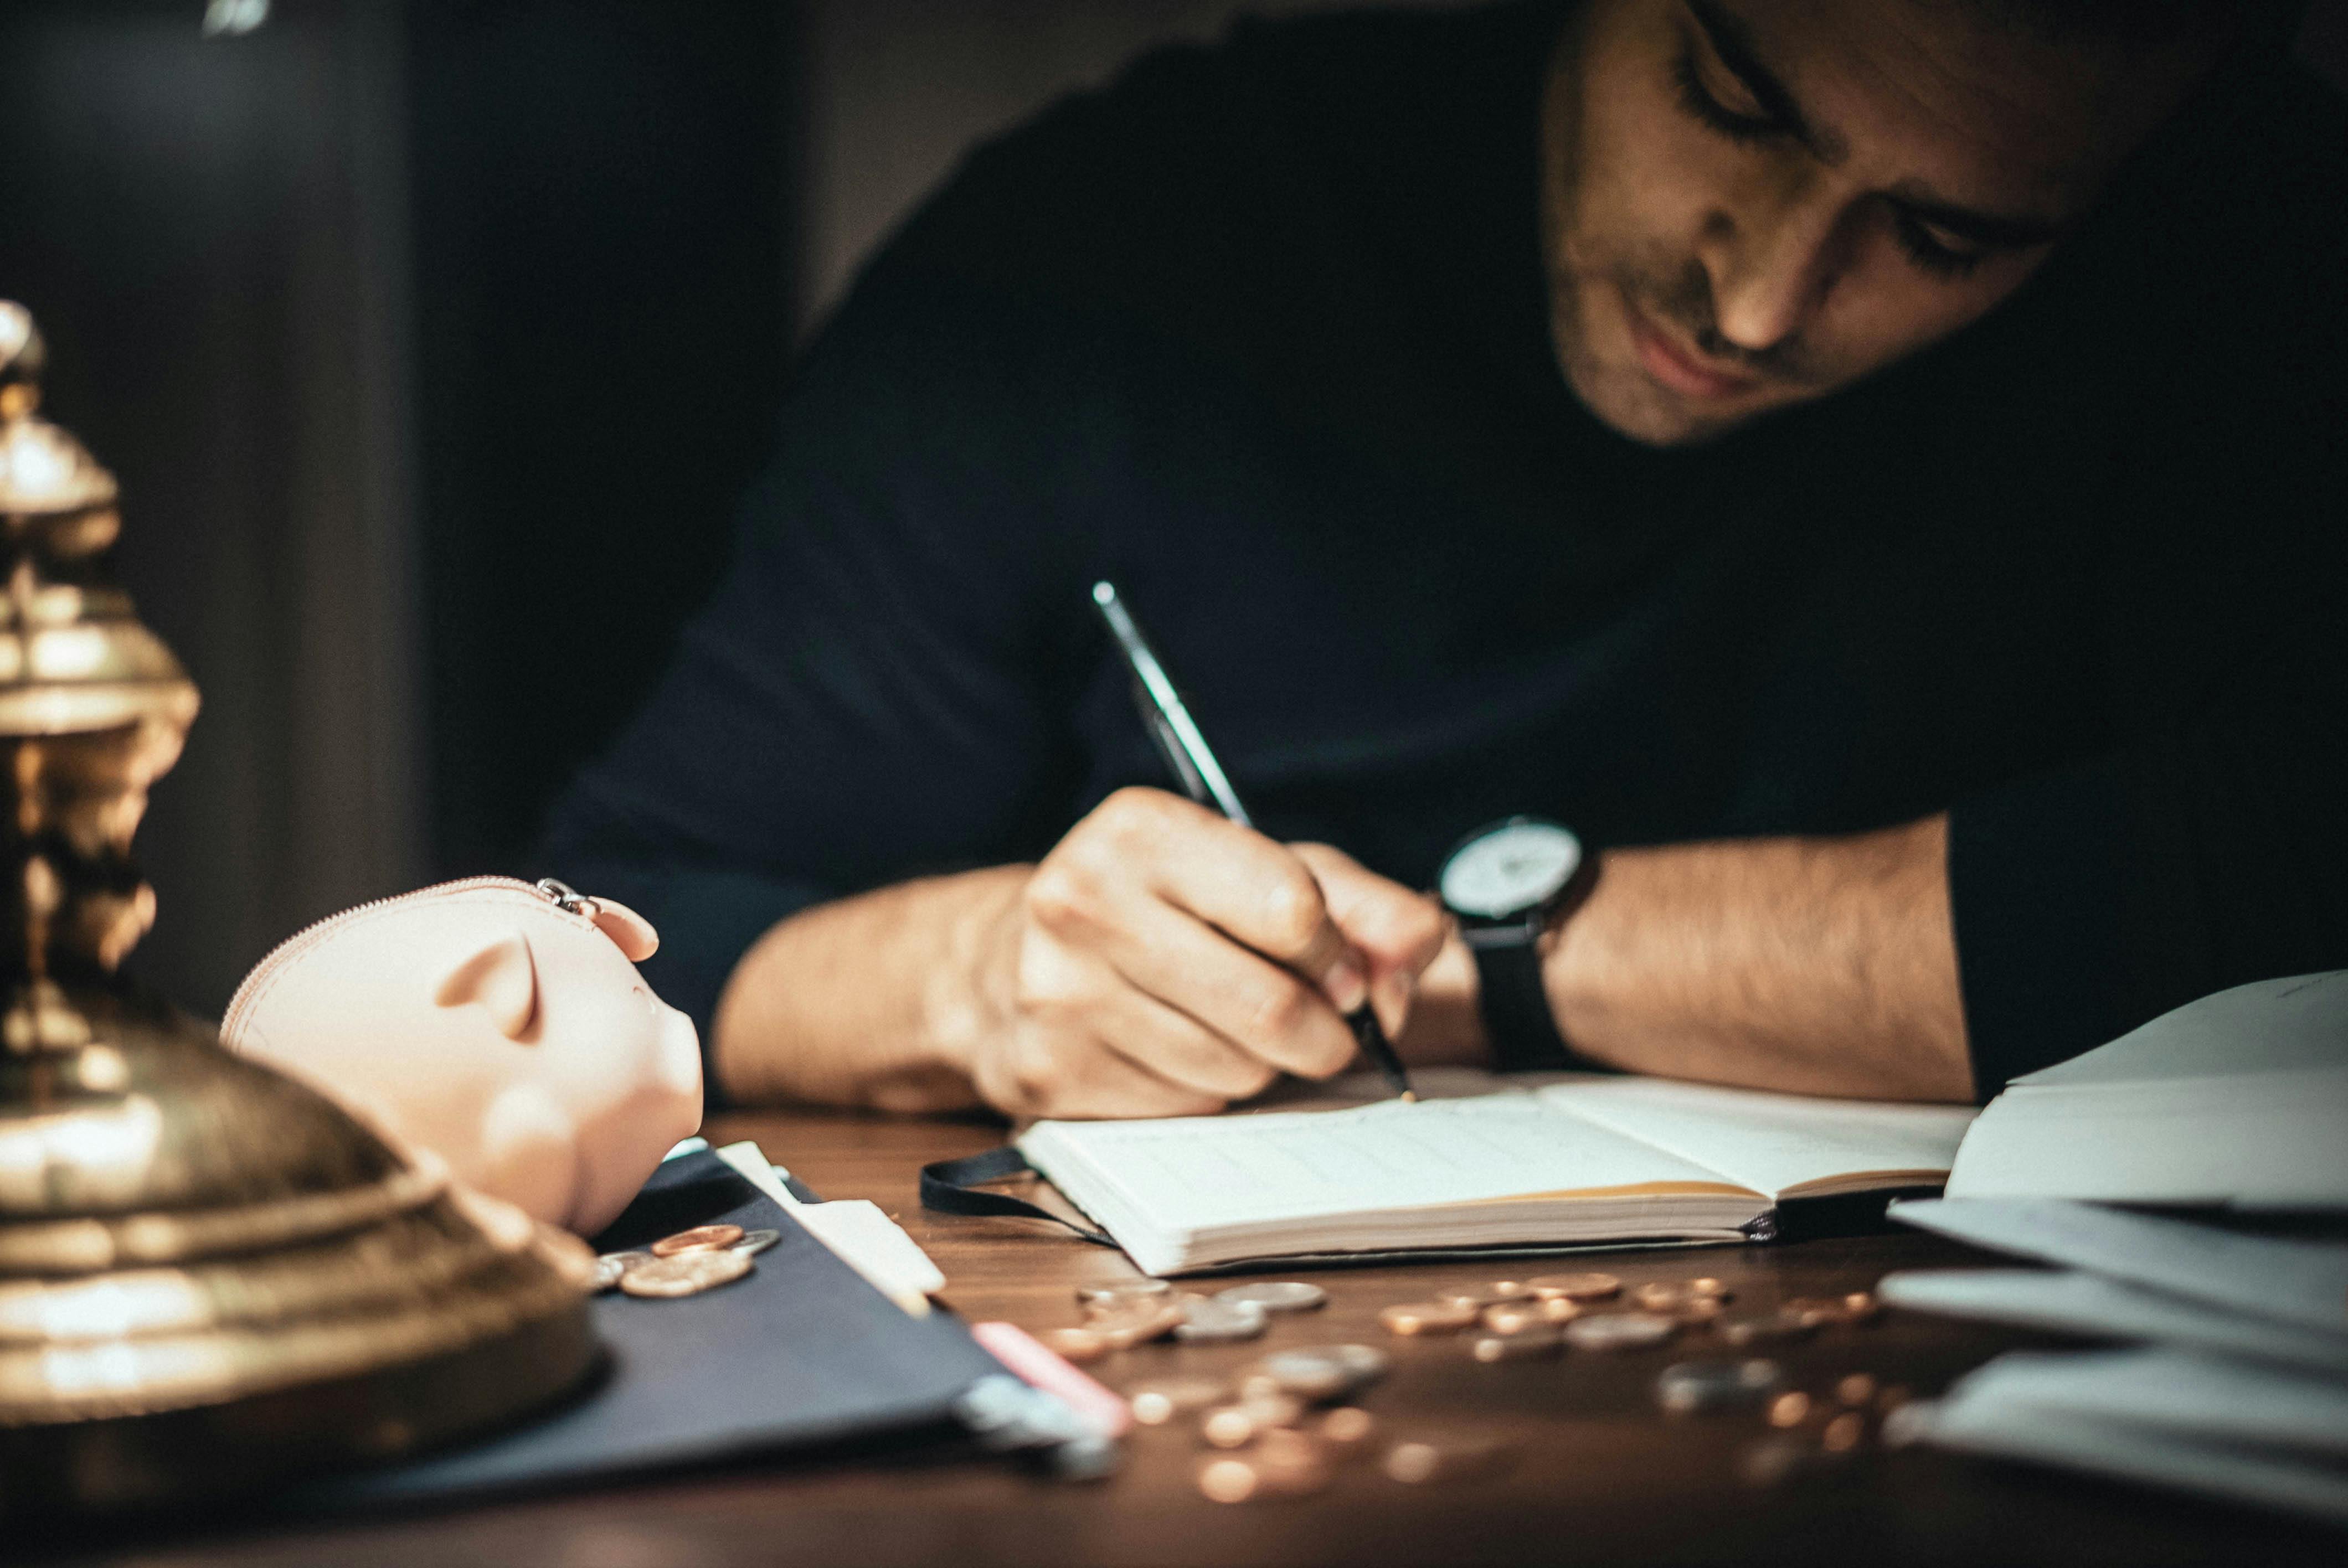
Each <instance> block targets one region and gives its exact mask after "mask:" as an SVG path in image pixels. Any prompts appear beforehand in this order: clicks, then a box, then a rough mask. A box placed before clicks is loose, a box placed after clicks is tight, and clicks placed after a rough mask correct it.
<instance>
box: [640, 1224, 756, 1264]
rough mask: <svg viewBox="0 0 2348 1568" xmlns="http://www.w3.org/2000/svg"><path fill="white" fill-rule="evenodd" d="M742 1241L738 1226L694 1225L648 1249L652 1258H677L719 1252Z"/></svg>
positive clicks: (664, 1238) (668, 1236) (740, 1230)
mask: <svg viewBox="0 0 2348 1568" xmlns="http://www.w3.org/2000/svg"><path fill="white" fill-rule="evenodd" d="M741 1239H742V1227H741V1226H740V1225H695V1226H694V1227H693V1228H692V1229H691V1230H682V1231H679V1232H677V1233H676V1234H675V1235H664V1236H663V1237H661V1238H660V1240H658V1241H656V1242H654V1243H653V1245H652V1246H651V1248H650V1249H649V1250H650V1251H651V1253H652V1255H654V1257H677V1256H681V1255H684V1254H685V1253H688V1252H719V1251H723V1250H724V1249H725V1248H726V1247H729V1246H732V1245H734V1244H735V1243H736V1242H737V1241H740V1240H741Z"/></svg>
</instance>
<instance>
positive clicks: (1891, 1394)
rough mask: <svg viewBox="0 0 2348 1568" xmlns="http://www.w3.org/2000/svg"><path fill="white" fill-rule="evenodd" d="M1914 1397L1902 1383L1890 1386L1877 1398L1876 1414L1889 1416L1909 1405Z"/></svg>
mask: <svg viewBox="0 0 2348 1568" xmlns="http://www.w3.org/2000/svg"><path fill="white" fill-rule="evenodd" d="M1913 1397H1914V1396H1913V1395H1911V1394H1910V1393H1909V1391H1908V1389H1907V1387H1906V1385H1904V1384H1900V1383H1893V1384H1890V1386H1888V1387H1887V1388H1885V1389H1884V1390H1883V1391H1882V1392H1881V1393H1879V1394H1878V1395H1876V1396H1875V1413H1876V1414H1877V1415H1879V1416H1888V1415H1890V1413H1891V1412H1892V1411H1894V1410H1896V1409H1900V1407H1901V1406H1903V1405H1905V1404H1907V1402H1908V1401H1909V1400H1910V1399H1912V1398H1913Z"/></svg>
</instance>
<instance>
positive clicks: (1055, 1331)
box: [1035, 1328, 1109, 1361]
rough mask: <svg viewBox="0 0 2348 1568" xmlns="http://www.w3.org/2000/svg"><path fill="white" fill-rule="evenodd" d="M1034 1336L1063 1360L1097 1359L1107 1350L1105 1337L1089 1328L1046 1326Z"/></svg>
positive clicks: (1107, 1345) (1106, 1352) (1104, 1354)
mask: <svg viewBox="0 0 2348 1568" xmlns="http://www.w3.org/2000/svg"><path fill="white" fill-rule="evenodd" d="M1035 1337H1036V1338H1037V1339H1038V1340H1040V1341H1042V1343H1043V1346H1044V1348H1045V1349H1046V1350H1049V1351H1051V1352H1052V1354H1054V1355H1055V1356H1057V1357H1059V1358H1060V1359H1062V1360H1063V1361H1097V1360H1099V1359H1100V1358H1102V1357H1104V1356H1106V1355H1107V1354H1108V1351H1109V1344H1108V1341H1107V1339H1106V1338H1104V1337H1102V1336H1101V1335H1100V1333H1099V1332H1098V1331H1097V1330H1095V1329H1091V1328H1046V1329H1045V1330H1044V1331H1043V1332H1042V1333H1041V1334H1038V1335H1036V1336H1035Z"/></svg>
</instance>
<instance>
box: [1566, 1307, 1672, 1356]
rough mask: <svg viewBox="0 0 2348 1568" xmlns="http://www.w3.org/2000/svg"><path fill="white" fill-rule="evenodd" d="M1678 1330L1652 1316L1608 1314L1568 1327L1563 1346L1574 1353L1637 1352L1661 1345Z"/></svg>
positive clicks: (1574, 1321) (1583, 1319) (1659, 1318)
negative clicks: (1566, 1346)
mask: <svg viewBox="0 0 2348 1568" xmlns="http://www.w3.org/2000/svg"><path fill="white" fill-rule="evenodd" d="M1679 1327H1680V1326H1679V1325H1678V1324H1677V1323H1675V1322H1673V1320H1672V1319H1670V1318H1668V1317H1657V1316H1656V1315H1655V1314H1653V1313H1652V1312H1608V1313H1604V1314H1601V1315H1600V1316H1597V1317H1577V1318H1575V1319H1574V1320H1573V1321H1572V1322H1570V1323H1569V1324H1567V1325H1566V1326H1565V1342H1566V1343H1567V1344H1569V1345H1570V1346H1572V1347H1573V1348H1575V1349H1577V1350H1640V1349H1644V1348H1646V1347H1648V1346H1650V1345H1660V1344H1662V1343H1663V1341H1664V1340H1666V1339H1668V1338H1670V1337H1672V1336H1673V1334H1675V1333H1677V1332H1678V1331H1679Z"/></svg>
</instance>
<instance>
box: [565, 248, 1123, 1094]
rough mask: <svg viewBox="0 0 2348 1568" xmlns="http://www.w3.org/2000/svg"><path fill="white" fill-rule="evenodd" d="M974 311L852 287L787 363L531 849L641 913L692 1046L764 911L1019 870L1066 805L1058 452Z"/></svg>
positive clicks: (1063, 553)
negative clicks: (629, 718) (667, 637)
mask: <svg viewBox="0 0 2348 1568" xmlns="http://www.w3.org/2000/svg"><path fill="white" fill-rule="evenodd" d="M1000 314H1001V313H999V312H991V311H990V310H989V309H988V308H986V307H985V306H984V305H983V303H982V302H973V301H971V300H968V299H966V298H962V297H958V296H957V295H956V293H955V292H954V291H953V290H952V289H949V288H945V287H942V286H935V287H914V286H911V285H909V284H906V283H905V282H903V281H899V282H896V283H889V282H885V281H884V282H883V283H881V284H879V285H872V284H870V282H869V281H868V286H866V287H864V288H862V289H861V290H860V292H859V294H858V295H857V297H856V298H854V299H853V300H851V302H850V304H849V306H848V307H847V308H846V309H844V310H843V312H842V313H841V314H840V315H839V318H837V319H836V321H835V322H834V323H833V324H832V325H831V327H829V329H828V330H827V331H826V333H825V334H824V336H823V338H822V340H821V341H820V342H819V343H818V345H817V346H816V347H815V348H814V349H813V350H811V351H810V354H809V356H808V360H807V362H806V364H804V366H803V368H802V371H801V374H800V375H799V378H798V383H797V385H796V387H795V391H794V394H793V396H792V398H791V400H790V403H789V405H788V409H787V411H786V414H785V417H784V426H783V434H782V439H781V441H780V444H779V447H778V455H777V456H776V457H775V459H774V461H773V463H772V465H771V466H770V467H769V469H768V470H767V473H766V475H765V476H764V477H763V479H762V480H761V481H760V482H759V483H758V484H757V487H755V488H754V490H753V492H752V493H751V495H750V496H749V497H747V500H746V502H745V503H744V506H743V507H742V511H741V517H740V520H739V532H738V540H737V546H736V559H735V561H734V563H733V566H732V568H731V569H730V572H729V575H728V577H727V579H726V581H725V582H724V583H723V584H722V586H721V587H720V589H719V590H718V592H717V594H716V598H715V599H714V600H713V601H712V602H711V603H710V604H709V605H708V606H707V608H706V609H705V610H704V611H703V612H702V613H701V614H700V615H699V616H698V618H697V619H695V620H694V621H693V622H692V624H691V625H690V626H689V627H688V628H687V630H686V631H685V636H684V639H683V641H682V645H681V647H680V649H679V651H678V652H677V653H676V655H675V660H674V661H673V664H672V666H671V668H670V669H669V670H668V671H667V672H666V674H665V676H664V679H663V681H662V682H661V683H660V685H659V686H658V688H657V689H656V691H655V692H654V695H653V697H652V699H651V700H650V702H648V703H647V704H646V705H645V706H644V708H643V709H642V710H641V711H640V712H639V713H638V715H637V716H636V717H635V719H634V720H633V722H632V723H631V724H630V725H629V726H628V728H627V729H626V730H625V731H624V732H623V733H622V735H621V736H620V738H619V739H618V741H617V742H616V743H614V744H613V746H612V748H611V749H610V751H609V752H608V753H606V754H605V755H604V756H603V757H602V759H601V760H599V761H598V762H597V763H595V764H593V765H592V767H590V768H589V769H587V770H586V771H585V773H584V774H582V776H581V777H580V778H579V779H578V780H577V781H576V782H575V783H574V784H573V785H572V788H571V789H570V791H569V792H568V794H566V795H565V797H564V798H563V799H562V800H561V802H560V803H559V804H558V805H557V807H556V809H555V812H554V815H553V816H552V818H551V825H550V831H549V834H548V838H547V844H546V850H547V860H548V863H549V864H550V865H551V868H552V869H553V870H554V871H555V873H556V874H557V875H559V876H562V877H563V878H565V879H566V880H568V881H571V882H572V883H573V884H574V885H575V886H579V887H580V888H582V890H584V891H591V892H600V893H606V894H609V895H610V896H612V897H615V898H619V899H622V900H624V901H626V902H628V903H630V904H631V905H633V906H634V907H637V908H638V909H640V910H641V911H642V912H643V913H644V915H645V916H646V917H649V918H650V919H651V920H652V921H653V923H654V925H655V926H656V927H658V928H659V930H660V933H661V938H662V941H661V948H660V950H659V952H658V953H657V954H656V955H655V956H654V958H652V959H651V960H650V961H649V962H648V963H647V964H646V966H645V975H646V979H648V980H649V981H650V982H651V983H652V984H653V985H654V988H655V989H658V990H659V991H660V993H661V994H662V995H663V996H664V998H665V999H667V1000H668V1001H669V1002H671V1003H672V1004H673V1005H675V1006H676V1007H677V1008H679V1009H682V1010H683V1011H685V1013H686V1014H688V1015H689V1016H690V1017H691V1018H692V1019H693V1020H694V1022H695V1025H696V1026H697V1027H698V1028H699V1029H700V1030H701V1033H702V1038H703V1040H704V1041H705V1042H706V1041H707V1040H708V1038H709V1032H710V1027H711V1024H712V1021H713V1019H714V1017H715V1014H716V1008H717V1003H718V1000H719V998H720V997H721V995H722V994H723V991H724V989H725V986H726V981H727V979H728V978H729V976H730V975H731V974H732V972H733V969H734V967H735V965H736V962H737V961H738V960H739V958H741V956H742V954H743V953H744V952H745V951H746V950H747V948H749V947H750V946H751V945H752V944H753V943H755V942H756V941H757V939H758V938H759V937H760V936H761V935H762V934H763V933H764V932H765V931H766V930H767V928H768V927H771V926H773V925H774V924H775V923H776V922H778V920H780V919H782V918H784V917H787V916H789V915H791V914H793V913H795V912H796V911H798V910H799V909H802V908H804V907H808V906H809V905H811V904H814V903H817V902H819V901H821V900H824V899H829V898H834V897H842V896H846V895H849V894H852V893H856V892H860V891H863V890H867V889H870V888H872V887H876V886H882V885H885V884H888V883H891V882H896V881H901V880H903V879H905V878H907V877H911V876H922V875H927V874H935V873H940V872H943V871H949V870H953V869H961V868H967V867H970V866H979V865H988V864H1000V863H1006V862H1012V861H1017V860H1022V859H1029V858H1034V857H1035V856H1037V855H1039V854H1040V853H1042V851H1043V850H1044V849H1045V848H1046V847H1048V845H1049V844H1050V842H1051V839H1052V837H1053V836H1054V834H1055V825H1056V824H1057V823H1058V822H1059V821H1060V819H1061V817H1062V816H1063V815H1065V812H1066V801H1067V796H1068V794H1069V793H1070V791H1071V789H1072V788H1073V787H1074V786H1073V784H1072V783H1071V781H1070V774H1071V772H1072V770H1073V768H1074V766H1075V765H1076V764H1075V763H1074V761H1073V760H1072V742H1070V740H1069V739H1068V737H1067V731H1066V718H1065V712H1066V707H1067V705H1068V704H1067V700H1066V692H1065V691H1063V690H1062V689H1061V688H1062V683H1063V681H1064V669H1063V662H1062V655H1063V654H1064V653H1065V651H1066V650H1065V647H1064V646H1063V644H1064V642H1065V639H1066V628H1067V625H1068V623H1069V621H1070V620H1072V619H1076V618H1074V617H1072V616H1071V615H1070V614H1069V613H1067V611H1066V610H1065V609H1064V608H1063V607H1064V606H1066V607H1077V606H1080V604H1081V599H1080V597H1079V595H1078V592H1077V590H1076V589H1075V588H1072V587H1068V586H1067V584H1069V583H1073V582H1074V581H1075V580H1076V575H1077V574H1076V568H1075V567H1074V566H1073V565H1071V564H1070V562H1069V559H1067V552H1068V549H1069V548H1070V547H1069V541H1070V540H1071V539H1072V538H1074V537H1075V535H1074V532H1073V528H1074V520H1075V518H1076V508H1073V507H1070V506H1068V505H1066V504H1065V497H1066V494H1067V491H1068V488H1069V485H1068V473H1069V471H1070V468H1071V466H1072V461H1073V460H1072V459H1070V458H1069V457H1068V456H1067V454H1066V452H1065V450H1053V449H1047V448H1046V447H1045V446H1044V445H1043V443H1044V442H1045V439H1046V437H1045V435H1044V434H1043V433H1044V432H1045V431H1049V430H1056V431H1061V432H1065V431H1066V428H1067V425H1066V421H1065V420H1063V419H1060V418H1057V417H1054V416H1053V411H1051V410H1048V409H1045V408H1044V407H1043V406H1041V404H1042V401H1043V400H1045V399H1047V398H1049V397H1050V396H1052V395H1054V394H1053V393H1052V392H1051V391H1050V390H1049V387H1050V377H1049V374H1048V372H1047V371H1046V370H1045V368H1044V367H1042V366H1040V365H1038V364H1035V355H1034V354H1028V355H1027V356H1026V357H1025V360H1024V361H1023V360H1022V359H1021V358H1020V357H1018V356H1014V355H1013V354H1009V353H1007V352H1004V349H1005V345H1004V323H1002V322H1001V320H1000V319H999V317H1000ZM1026 341H1028V342H1029V343H1032V342H1033V339H1032V337H1031V338H1029V339H1027V340H1026ZM1062 445H1063V446H1065V441H1064V440H1063V442H1062ZM1075 466H1081V465H1080V464H1076V465H1075ZM711 1082H712V1093H713V1098H716V1095H717V1090H716V1081H715V1080H714V1078H713V1079H712V1081H711Z"/></svg>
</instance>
